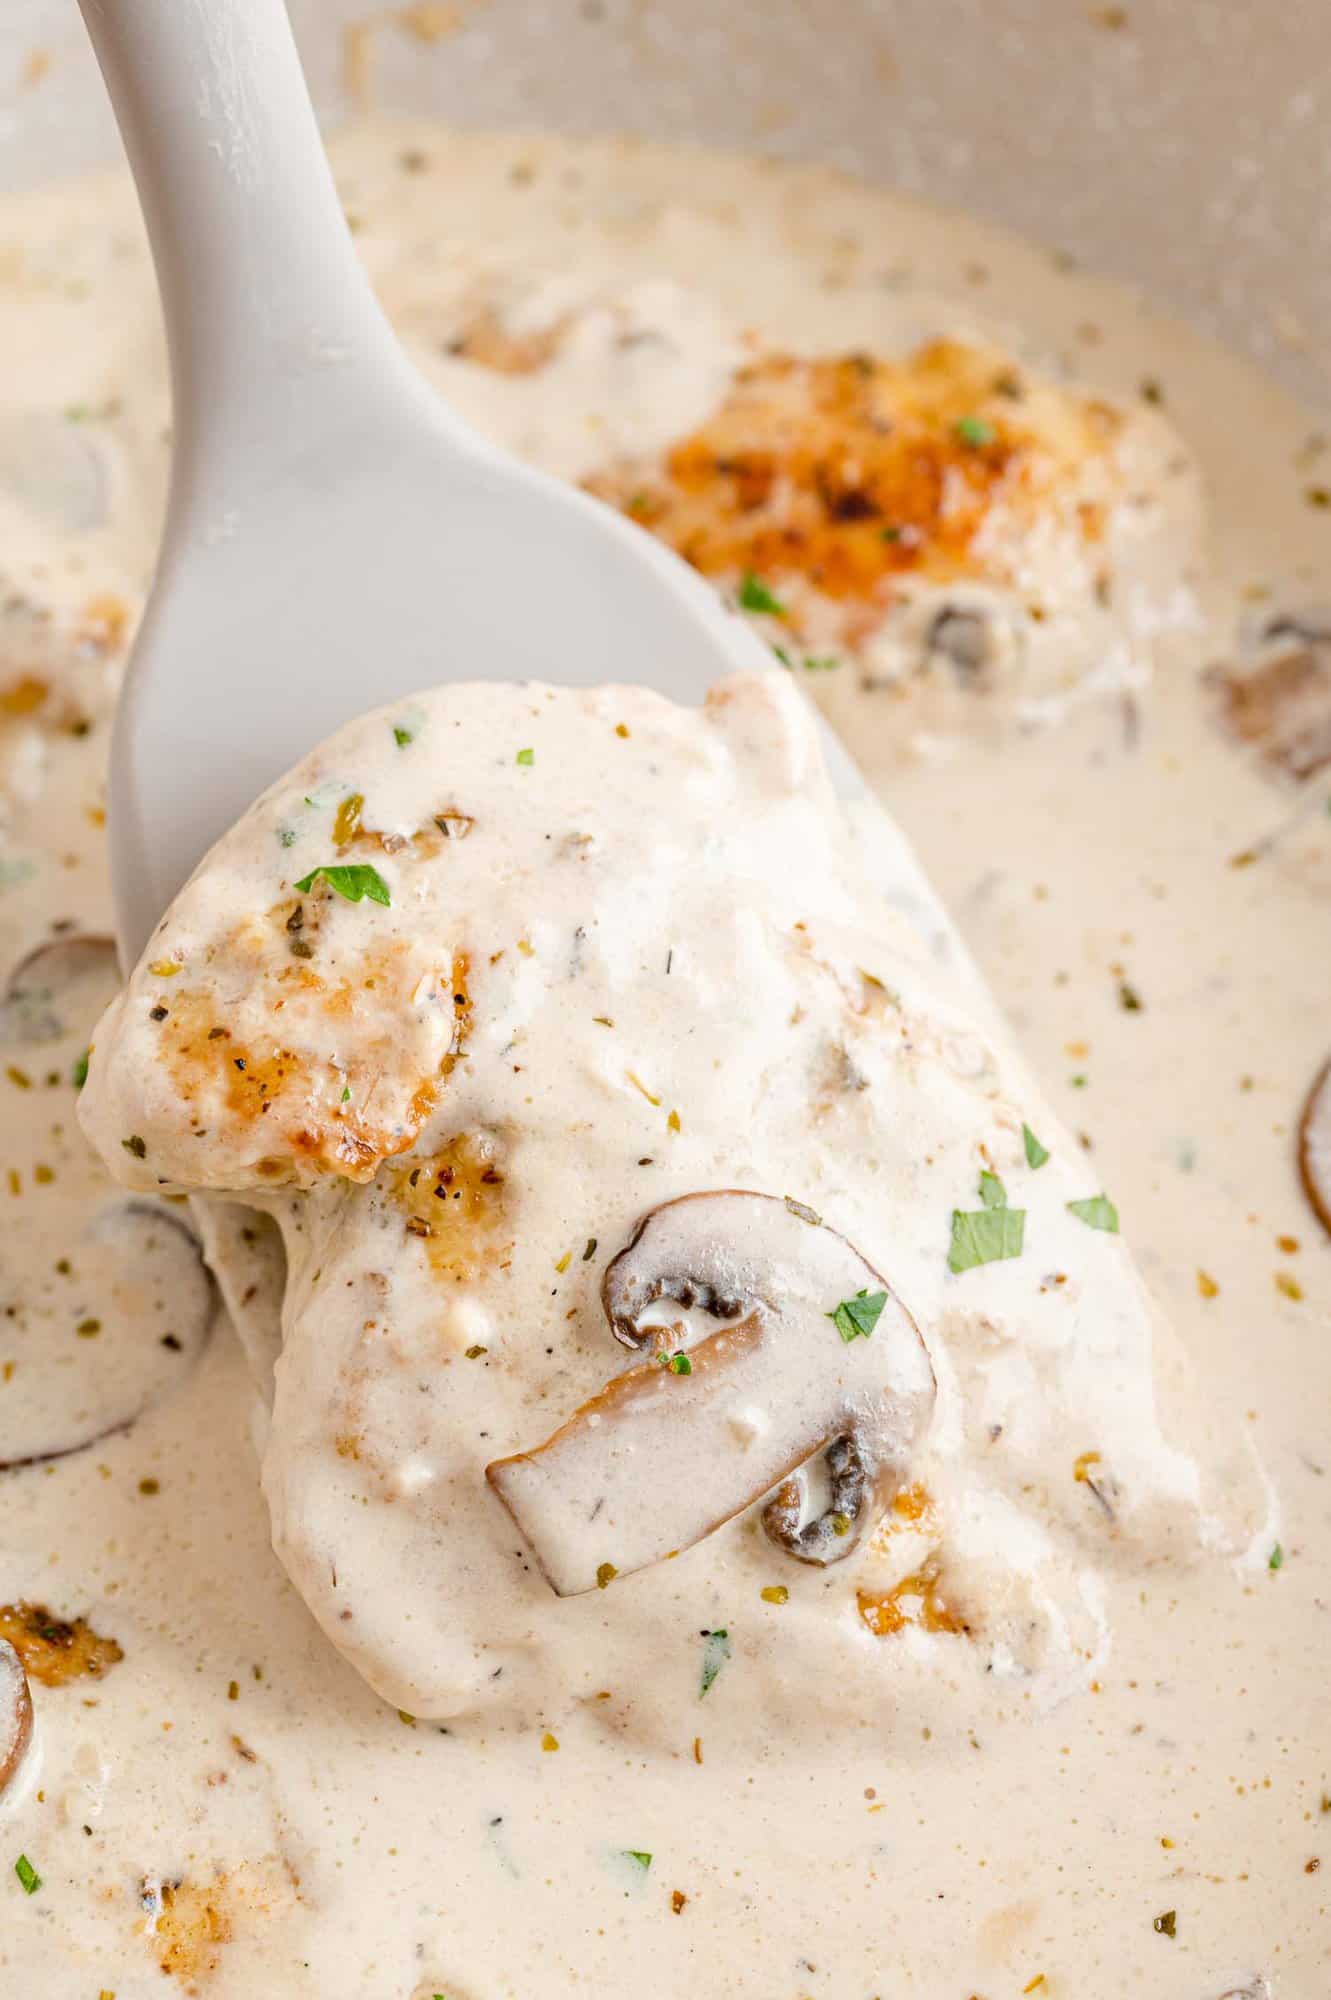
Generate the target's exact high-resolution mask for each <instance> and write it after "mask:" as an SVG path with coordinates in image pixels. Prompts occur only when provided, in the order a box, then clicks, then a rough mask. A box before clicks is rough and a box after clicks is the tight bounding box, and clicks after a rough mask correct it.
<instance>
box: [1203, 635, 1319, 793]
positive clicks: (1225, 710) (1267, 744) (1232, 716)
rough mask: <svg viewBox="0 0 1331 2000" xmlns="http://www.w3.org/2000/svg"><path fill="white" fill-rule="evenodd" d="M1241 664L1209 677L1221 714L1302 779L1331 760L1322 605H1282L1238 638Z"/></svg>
mask: <svg viewBox="0 0 1331 2000" xmlns="http://www.w3.org/2000/svg"><path fill="white" fill-rule="evenodd" d="M1240 646H1241V650H1242V652H1243V654H1244V656H1245V663H1244V665H1242V666H1229V665H1217V666H1212V667H1209V668H1208V669H1207V673H1206V679H1207V682H1208V683H1209V685H1210V687H1211V688H1212V690H1213V692H1214V693H1215V695H1216V696H1217V698H1218V702H1219V712H1220V719H1221V722H1222V724H1223V725H1224V727H1225V728H1226V729H1227V730H1228V731H1229V733H1230V735H1231V736H1233V737H1234V738H1235V739H1236V740H1237V741H1238V742H1240V743H1242V744H1246V745H1249V746H1251V748H1253V749H1254V750H1255V751H1256V752H1257V754H1258V756H1259V757H1260V758H1261V759H1262V761H1263V762H1264V763H1265V764H1267V765H1269V766H1270V767H1271V768H1272V769H1273V770H1276V771H1279V772H1282V773H1283V774H1284V775H1286V776H1288V777H1291V778H1295V779H1299V780H1302V779H1304V778H1310V777H1313V776H1315V775H1316V773H1317V772H1318V771H1321V770H1323V769H1324V768H1325V767H1326V765H1327V764H1331V622H1329V621H1328V618H1327V615H1326V613H1325V612H1322V611H1317V610H1303V611H1300V610H1287V611H1282V612H1277V613H1275V614H1273V615H1271V616H1269V617H1267V618H1265V619H1263V620H1262V622H1261V623H1260V625H1259V626H1258V627H1257V628H1256V629H1255V630H1252V629H1250V630H1249V631H1248V632H1247V633H1245V634H1244V635H1243V636H1242V638H1241V640H1240Z"/></svg>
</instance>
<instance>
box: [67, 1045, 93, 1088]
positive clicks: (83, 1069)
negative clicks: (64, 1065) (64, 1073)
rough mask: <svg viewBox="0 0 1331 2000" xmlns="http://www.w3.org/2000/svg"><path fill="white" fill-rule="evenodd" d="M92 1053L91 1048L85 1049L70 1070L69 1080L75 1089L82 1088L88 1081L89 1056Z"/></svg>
mask: <svg viewBox="0 0 1331 2000" xmlns="http://www.w3.org/2000/svg"><path fill="white" fill-rule="evenodd" d="M91 1054H92V1050H91V1049H85V1050H84V1051H83V1054H82V1055H81V1056H80V1057H79V1058H78V1061H77V1062H76V1063H75V1064H74V1066H73V1068H72V1069H71V1070H70V1072H69V1080H70V1082H71V1083H72V1084H73V1086H74V1088H75V1090H82V1088H83V1086H84V1084H85V1083H86V1082H87V1081H88V1057H89V1056H90V1055H91Z"/></svg>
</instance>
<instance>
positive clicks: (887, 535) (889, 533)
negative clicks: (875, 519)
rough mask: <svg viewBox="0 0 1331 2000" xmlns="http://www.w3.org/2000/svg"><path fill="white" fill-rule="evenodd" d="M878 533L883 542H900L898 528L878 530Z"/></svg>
mask: <svg viewBox="0 0 1331 2000" xmlns="http://www.w3.org/2000/svg"><path fill="white" fill-rule="evenodd" d="M878 532H879V534H880V535H881V536H882V538H883V540H884V541H885V542H899V541H900V540H901V530H900V528H893V527H887V528H880V529H879V530H878Z"/></svg>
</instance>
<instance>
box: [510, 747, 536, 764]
mask: <svg viewBox="0 0 1331 2000" xmlns="http://www.w3.org/2000/svg"><path fill="white" fill-rule="evenodd" d="M514 762H515V763H517V764H527V765H529V764H534V763H535V762H536V752H535V751H534V750H519V752H518V754H517V756H516V758H515V759H514Z"/></svg>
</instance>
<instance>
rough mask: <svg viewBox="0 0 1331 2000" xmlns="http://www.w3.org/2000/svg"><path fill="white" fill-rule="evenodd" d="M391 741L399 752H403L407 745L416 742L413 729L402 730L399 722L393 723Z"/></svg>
mask: <svg viewBox="0 0 1331 2000" xmlns="http://www.w3.org/2000/svg"><path fill="white" fill-rule="evenodd" d="M393 741H394V742H395V743H396V745H397V747H398V749H399V750H405V749H406V747H407V745H408V743H414V742H415V741H416V732H415V730H414V729H404V728H403V727H402V724H401V723H400V722H395V723H394V724H393Z"/></svg>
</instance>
